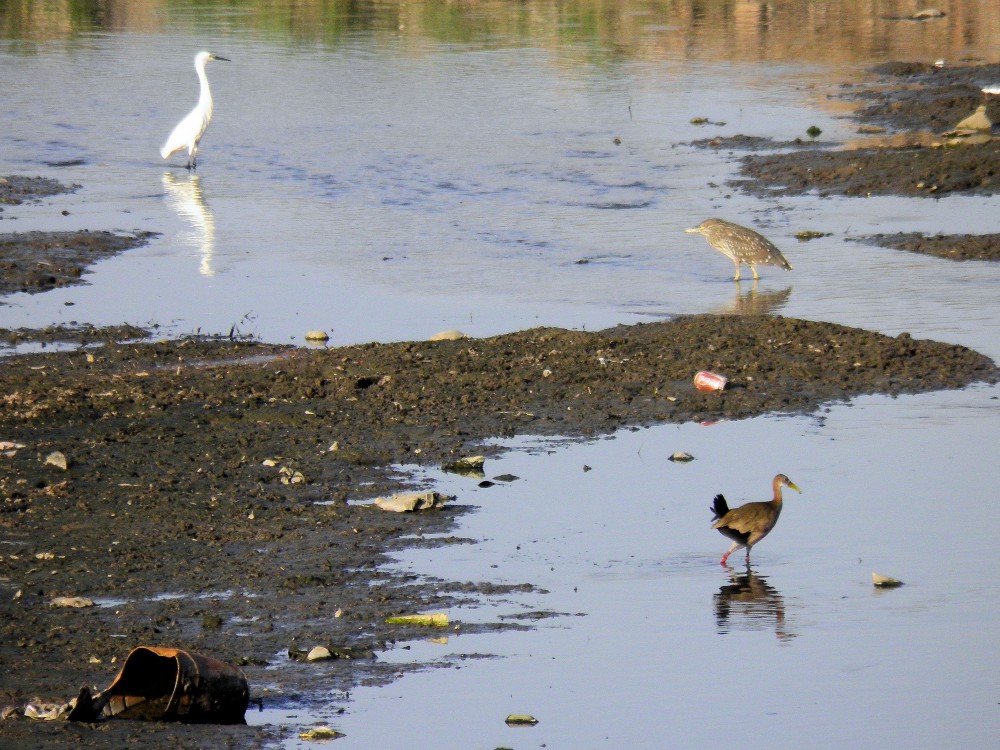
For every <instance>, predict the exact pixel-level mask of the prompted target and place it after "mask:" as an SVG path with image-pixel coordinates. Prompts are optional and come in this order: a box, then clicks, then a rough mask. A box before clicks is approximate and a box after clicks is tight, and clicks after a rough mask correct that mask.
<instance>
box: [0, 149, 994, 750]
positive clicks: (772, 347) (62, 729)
mask: <svg viewBox="0 0 1000 750" xmlns="http://www.w3.org/2000/svg"><path fill="white" fill-rule="evenodd" d="M934 153H936V154H944V155H947V154H950V153H952V150H946V149H939V150H935V151H934ZM771 156H773V157H774V158H775V159H781V158H791V159H792V160H793V161H794V158H796V157H795V155H794V154H773V155H771ZM753 158H759V157H756V156H755V157H753ZM768 158H770V157H768ZM781 171H782V174H784V173H785V172H786V171H787V167H783V168H782V170H781ZM890 171H891V170H890ZM907 179H909V177H908V176H907V175H905V174H899V175H897V183H898V184H902V183H904V182H906V180H907ZM94 234H97V233H94ZM135 239H137V240H140V239H141V237H140V236H139V235H136V236H135ZM81 258H83V256H82V255H81ZM8 272H9V270H8V269H6V268H3V269H0V275H7V274H8ZM745 312H752V310H748V311H745ZM148 333H149V332H147V331H142V330H140V329H134V328H131V327H127V326H125V327H121V328H116V329H93V328H87V327H83V328H78V329H71V330H64V329H48V330H46V331H37V332H32V331H2V332H0V340H2V341H5V342H8V343H10V344H14V343H23V342H26V341H36V342H40V343H43V344H45V345H46V346H45V350H43V351H42V352H40V353H32V354H22V355H9V356H7V357H6V358H5V360H4V362H3V367H2V368H0V443H2V444H3V445H2V447H0V465H2V467H3V471H2V472H0V613H2V616H0V665H2V667H3V676H2V678H0V706H4V705H15V706H23V705H24V704H25V703H26V702H28V701H30V700H33V699H35V698H41V699H43V700H49V701H61V700H67V699H69V698H70V697H72V696H74V695H76V693H77V692H78V690H79V688H80V687H81V686H83V685H91V686H94V687H96V688H98V689H102V688H104V687H106V686H107V685H108V684H110V683H111V681H112V680H113V679H114V677H115V675H116V674H117V672H118V670H119V669H120V667H121V664H122V662H123V660H124V659H125V657H126V656H127V654H128V652H129V651H130V650H131V649H132V648H134V647H136V646H141V645H156V646H176V647H180V648H184V649H188V650H191V651H195V652H198V653H204V654H207V655H210V656H214V657H216V658H219V659H222V660H223V661H226V662H228V663H231V664H235V665H239V666H240V667H241V668H242V669H243V670H244V672H245V673H246V675H247V677H248V680H249V684H250V690H251V698H252V701H253V702H256V701H260V702H262V703H263V704H264V705H266V706H272V707H273V706H295V707H299V708H301V710H302V713H303V714H319V715H325V716H328V717H335V716H336V713H337V711H339V710H343V709H344V708H345V707H346V706H347V698H346V696H347V695H348V694H349V691H350V690H351V689H352V688H353V687H355V686H357V685H359V684H381V683H384V682H388V681H391V680H393V679H395V678H396V677H397V676H398V674H399V673H400V672H401V671H404V670H405V669H409V668H413V669H416V668H421V665H419V664H415V665H413V666H411V667H401V666H400V665H398V664H394V665H387V664H383V662H382V661H381V660H380V659H379V653H380V652H381V651H383V650H384V649H386V648H388V647H390V646H392V645H393V644H394V643H397V642H405V641H407V640H412V639H417V638H421V639H423V638H427V637H428V635H429V633H428V630H427V629H426V628H423V627H419V626H414V625H388V624H386V622H385V620H386V618H387V617H389V616H392V615H399V614H410V613H415V612H429V611H437V610H449V611H450V614H451V617H452V622H451V624H450V625H449V626H448V629H447V630H446V631H444V633H447V634H449V635H454V634H455V633H456V632H458V633H469V632H477V631H481V630H488V629H517V628H526V627H530V624H529V623H528V622H525V621H522V620H520V619H517V618H502V619H501V618H498V620H497V621H496V622H493V623H476V624H471V623H463V622H461V612H462V609H461V607H462V605H463V603H467V602H479V601H481V600H482V599H483V598H487V599H489V600H491V601H494V602H498V603H500V604H502V603H503V602H508V601H509V602H510V603H511V608H512V609H517V608H518V605H517V604H516V602H515V600H516V598H517V597H519V596H520V595H522V594H523V593H525V592H531V591H534V590H535V589H534V587H533V584H532V582H531V581H523V582H519V583H517V584H512V585H503V586H498V585H494V584H492V583H490V582H488V581H461V580H459V581H444V580H434V579H427V578H424V577H416V576H412V575H407V574H403V573H394V572H391V571H389V570H387V569H386V568H385V567H384V565H383V564H384V563H386V562H387V561H388V560H389V559H390V556H391V555H392V554H393V553H394V552H395V551H397V550H400V549H403V548H411V547H415V546H416V547H434V546H441V545H452V544H472V543H475V540H471V539H464V538H460V537H458V536H456V535H455V528H456V526H455V524H456V521H457V520H458V519H459V518H460V517H461V515H462V514H463V513H466V512H470V510H469V508H468V507H467V506H465V505H463V504H462V502H461V498H457V499H456V500H454V501H450V502H445V503H444V504H443V505H442V506H440V507H436V508H434V509H432V510H427V511H421V512H419V513H413V514H397V513H389V512H385V511H382V510H380V509H378V508H376V507H374V506H373V505H372V504H371V502H370V501H371V500H372V499H373V498H375V497H376V496H380V495H386V494H390V493H393V492H396V491H401V490H407V489H415V488H417V487H414V483H413V480H412V479H411V477H409V476H408V475H406V474H405V473H402V472H401V471H400V470H399V468H398V467H399V466H400V465H401V464H423V465H436V466H441V465H444V464H448V463H451V462H453V461H454V460H455V459H456V458H459V457H462V456H465V455H471V454H485V455H487V461H486V475H487V477H489V478H493V475H492V473H491V472H490V471H489V467H490V463H491V460H490V458H491V457H493V456H495V455H497V453H498V451H499V449H498V448H496V447H495V446H492V444H490V443H489V442H488V441H490V440H491V439H494V438H497V437H500V438H504V437H512V436H516V435H560V436H576V437H581V438H585V437H589V436H599V435H606V434H609V433H611V432H613V431H615V430H618V429H621V428H641V427H643V426H648V425H654V424H658V423H662V422H689V421H714V420H723V419H739V418H745V417H750V416H753V415H758V414H763V413H772V412H776V413H812V412H815V411H817V410H821V409H822V408H823V406H824V404H828V403H830V402H833V401H839V400H843V399H849V398H851V397H853V396H857V395H861V394H868V393H887V394H898V393H909V392H921V391H929V390H937V389H943V388H961V387H963V386H965V385H967V384H969V383H972V382H976V381H987V382H997V381H998V379H1000V370H998V368H997V366H996V365H995V364H994V363H993V362H991V361H990V360H989V359H988V358H986V357H984V356H982V355H980V354H978V353H976V352H974V351H971V350H969V349H967V348H964V347H960V346H953V345H949V344H944V343H938V342H932V341H923V340H917V339H913V338H912V337H910V336H909V335H907V334H901V335H900V336H897V337H888V336H883V335H880V334H876V333H871V332H867V331H863V330H859V329H852V328H845V327H842V326H837V325H833V324H826V323H819V322H809V321H802V320H794V319H788V318H781V317H771V316H763V315H753V314H746V315H728V316H719V315H703V316H689V317H681V318H678V319H676V320H672V321H669V322H663V323H652V324H645V325H637V326H628V327H618V328H613V329H609V330H607V331H600V332H581V331H567V330H561V329H551V328H540V329H533V330H529V331H522V332H517V333H512V334H507V335H504V336H497V337H493V338H488V339H462V340H458V341H439V342H403V343H393V344H376V343H372V344H367V345H360V346H350V347H342V348H334V349H314V348H306V349H300V348H291V347H286V346H277V345H270V344H264V343H260V342H254V341H248V340H238V339H229V338H220V339H203V338H198V339H184V340H180V341H158V342H155V341H151V340H150V338H149V336H148ZM57 343H58V344H60V345H59V346H56V345H55V344H57ZM698 370H712V371H715V372H719V373H721V374H724V375H726V376H727V377H728V378H729V381H730V384H729V387H727V388H726V389H725V390H724V391H722V392H721V393H720V392H709V393H706V392H701V391H698V390H696V389H695V388H694V386H693V383H692V378H693V376H694V373H695V372H697V371H698ZM55 453H59V454H61V455H62V459H61V460H59V459H56V460H50V457H52V456H53V454H55ZM663 460H664V462H665V464H666V461H667V457H666V456H664V457H663ZM595 470H599V467H595ZM469 481H470V482H475V481H477V480H474V479H470V480H469ZM497 481H511V478H509V477H508V478H506V479H504V480H501V479H499V478H498V479H497ZM515 481H516V480H515ZM470 486H471V485H470ZM419 489H433V488H424V487H419ZM571 489H572V488H567V491H571ZM558 500H559V499H558V498H554V499H553V501H554V502H558ZM691 501H692V503H693V504H694V506H696V507H697V508H702V507H703V505H704V503H705V499H704V498H692V499H691ZM699 512H700V511H699ZM59 596H68V597H88V598H90V599H92V600H93V601H94V603H95V604H94V606H91V607H86V608H82V609H75V608H65V607H58V606H53V605H52V601H53V599H54V598H56V597H59ZM556 614H558V613H551V612H538V613H535V616H537V617H546V616H553V615H556ZM439 634H443V633H438V632H435V633H433V635H439ZM317 645H323V646H326V647H328V648H329V649H330V650H331V652H333V653H334V654H335V655H336V656H337V658H334V659H331V660H327V661H322V662H315V663H309V662H304V661H301V654H302V652H304V651H308V650H309V649H311V648H312V647H313V646H317ZM481 656H484V655H482V654H469V655H468V657H467V658H478V657H481ZM338 696H339V697H338ZM253 710H254V709H253V708H251V711H253ZM334 723H335V721H334ZM288 733H289V730H287V729H283V728H281V727H278V726H274V725H268V726H264V727H253V726H235V727H233V726H225V727H222V726H182V725H165V724H160V723H156V722H131V721H115V720H112V721H109V722H106V723H104V724H101V725H77V724H67V723H64V722H35V721H31V720H29V719H25V718H16V717H15V718H11V719H7V720H4V721H0V745H2V746H3V747H5V748H14V749H17V750H20V749H22V748H25V749H26V748H33V749H34V748H42V749H45V748H63V747H67V746H73V747H81V748H106V747H109V746H111V745H112V744H113V745H116V746H119V745H125V744H128V745H129V746H132V747H137V748H155V749H156V750H160V749H161V748H162V749H163V750H166V748H171V750H173V749H175V748H203V747H232V748H253V747H274V746H275V745H276V744H278V743H279V741H280V740H281V739H282V737H285V736H287V735H288Z"/></svg>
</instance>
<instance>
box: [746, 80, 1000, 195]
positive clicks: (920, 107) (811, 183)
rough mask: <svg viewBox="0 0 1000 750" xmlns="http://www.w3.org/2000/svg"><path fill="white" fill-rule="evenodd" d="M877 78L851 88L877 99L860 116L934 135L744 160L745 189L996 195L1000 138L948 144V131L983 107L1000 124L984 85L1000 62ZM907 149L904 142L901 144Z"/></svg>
mask: <svg viewBox="0 0 1000 750" xmlns="http://www.w3.org/2000/svg"><path fill="white" fill-rule="evenodd" d="M873 73H874V74H875V75H877V76H878V78H877V80H875V81H873V82H869V83H866V84H862V85H860V86H859V87H857V88H855V87H851V88H849V89H848V91H847V93H845V96H846V97H848V98H854V99H859V100H864V101H870V102H871V103H870V104H866V105H865V106H863V107H860V108H859V109H858V110H857V112H855V117H856V118H857V119H858V120H859V121H860V122H863V123H866V124H878V125H881V126H885V127H888V128H892V129H895V130H897V131H906V132H908V133H915V132H916V131H928V132H927V133H925V134H924V137H921V138H919V139H918V138H911V139H901V140H897V141H893V140H891V139H883V138H879V139H872V141H871V142H872V145H873V147H872V148H863V147H861V144H862V143H863V142H859V143H858V144H853V145H852V147H851V148H850V149H847V150H824V151H816V150H803V151H796V152H794V153H790V154H779V155H774V154H766V155H749V156H746V157H744V158H743V159H742V160H741V170H742V173H743V175H744V176H745V177H746V178H747V179H741V180H737V181H735V183H734V184H736V185H738V186H739V187H740V188H742V189H744V190H746V191H748V192H753V193H756V194H761V195H800V194H803V193H808V192H811V191H815V192H816V193H818V194H819V195H832V194H836V195H853V196H868V195H912V196H929V197H935V196H941V195H948V194H950V193H960V194H966V195H972V194H977V195H992V194H993V193H995V192H997V191H998V189H1000V167H998V166H997V165H998V156H1000V141H998V139H996V138H990V137H989V135H988V134H987V135H986V136H985V138H981V139H979V140H980V141H981V140H986V142H985V143H983V142H978V141H977V140H976V139H965V140H963V139H961V138H956V139H947V138H945V137H943V136H941V137H939V135H938V134H941V133H944V132H946V131H948V130H950V129H952V128H954V127H955V125H957V124H958V122H959V121H960V120H962V119H963V118H964V117H966V116H967V115H969V114H972V112H973V111H974V110H975V109H976V107H977V106H978V105H980V104H984V103H985V104H987V114H988V115H989V116H990V117H991V118H992V119H993V120H994V121H1000V97H996V96H989V97H988V96H986V95H984V94H983V92H982V90H981V88H982V86H984V85H986V84H988V83H990V82H992V81H996V80H1000V78H998V76H1000V65H980V66H964V67H956V68H947V67H945V68H935V67H934V66H927V65H917V64H904V63H894V64H889V65H884V66H880V67H879V68H876V69H875V70H874V71H873ZM900 144H901V145H900Z"/></svg>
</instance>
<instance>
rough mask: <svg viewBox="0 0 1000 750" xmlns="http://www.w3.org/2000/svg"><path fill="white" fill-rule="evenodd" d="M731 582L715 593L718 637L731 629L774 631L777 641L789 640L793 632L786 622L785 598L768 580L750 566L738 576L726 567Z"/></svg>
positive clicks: (793, 635) (793, 634)
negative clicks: (772, 629) (771, 629)
mask: <svg viewBox="0 0 1000 750" xmlns="http://www.w3.org/2000/svg"><path fill="white" fill-rule="evenodd" d="M727 570H728V572H729V579H730V582H729V583H727V584H725V585H723V586H722V587H720V588H719V592H718V593H717V594H715V596H714V597H713V598H714V604H715V622H716V626H717V628H718V632H719V634H720V635H725V634H726V633H729V632H731V631H733V630H764V629H770V628H771V627H773V628H774V634H775V636H777V638H778V640H779V641H789V640H791V639H792V638H794V637H795V633H793V632H791V630H789V629H788V623H787V622H786V620H785V599H784V597H782V595H781V592H779V591H778V590H777V589H776V588H774V586H772V585H771V584H769V583H768V582H767V578H765V577H764V576H759V575H757V574H756V573H754V572H753V570H751V569H750V568H749V567H748V568H747V569H746V571H745V572H742V573H737V572H736V571H735V570H733V569H732V568H729V567H728V566H727Z"/></svg>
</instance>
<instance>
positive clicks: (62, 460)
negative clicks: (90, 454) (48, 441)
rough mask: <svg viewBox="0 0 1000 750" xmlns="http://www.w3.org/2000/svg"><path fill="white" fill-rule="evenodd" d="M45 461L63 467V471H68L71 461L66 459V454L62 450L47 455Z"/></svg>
mask: <svg viewBox="0 0 1000 750" xmlns="http://www.w3.org/2000/svg"><path fill="white" fill-rule="evenodd" d="M45 463H46V464H51V465H52V466H55V467H56V468H57V469H62V470H63V471H66V470H67V469H68V468H69V461H67V460H66V454H65V453H63V452H62V451H52V453H50V454H49V455H47V456H46V457H45Z"/></svg>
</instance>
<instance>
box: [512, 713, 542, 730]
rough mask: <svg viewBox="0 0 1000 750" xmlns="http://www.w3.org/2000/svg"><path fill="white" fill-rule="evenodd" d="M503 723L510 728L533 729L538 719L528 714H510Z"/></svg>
mask: <svg viewBox="0 0 1000 750" xmlns="http://www.w3.org/2000/svg"><path fill="white" fill-rule="evenodd" d="M505 721H506V722H507V724H508V725H509V726H512V727H533V726H535V724H537V723H538V719H536V718H535V717H534V716H531V715H530V714H511V715H510V716H508V717H507V718H506V720H505Z"/></svg>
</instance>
